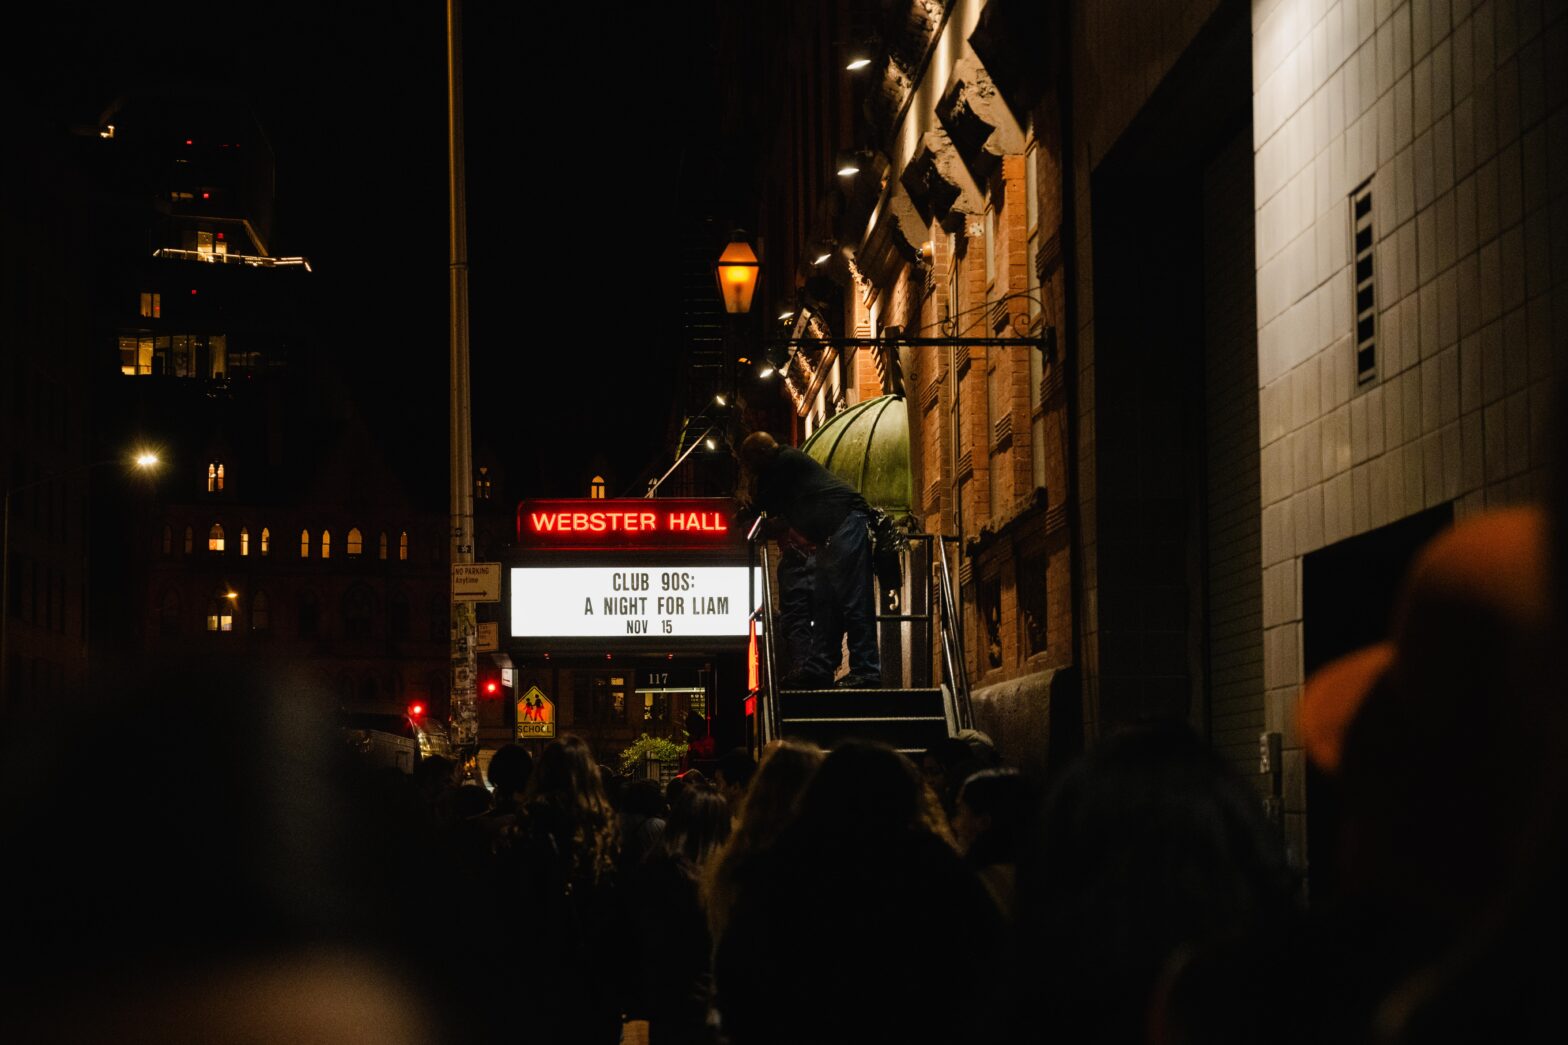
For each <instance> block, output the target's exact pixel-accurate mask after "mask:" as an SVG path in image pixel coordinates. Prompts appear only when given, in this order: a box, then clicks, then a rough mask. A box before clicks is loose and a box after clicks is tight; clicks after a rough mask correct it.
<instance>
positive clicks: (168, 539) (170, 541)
mask: <svg viewBox="0 0 1568 1045" xmlns="http://www.w3.org/2000/svg"><path fill="white" fill-rule="evenodd" d="M163 554H165V555H173V554H174V527H172V526H170V525H169V524H168V523H164V524H163Z"/></svg>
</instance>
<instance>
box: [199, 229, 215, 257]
mask: <svg viewBox="0 0 1568 1045" xmlns="http://www.w3.org/2000/svg"><path fill="white" fill-rule="evenodd" d="M196 251H197V253H199V254H211V253H212V233H210V232H197V233H196Z"/></svg>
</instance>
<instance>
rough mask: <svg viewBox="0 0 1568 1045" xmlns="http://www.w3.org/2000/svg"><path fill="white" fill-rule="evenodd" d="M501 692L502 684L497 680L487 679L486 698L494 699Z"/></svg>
mask: <svg viewBox="0 0 1568 1045" xmlns="http://www.w3.org/2000/svg"><path fill="white" fill-rule="evenodd" d="M499 692H501V683H499V682H497V681H496V680H495V679H485V696H487V697H493V696H495V695H496V694H497V693H499Z"/></svg>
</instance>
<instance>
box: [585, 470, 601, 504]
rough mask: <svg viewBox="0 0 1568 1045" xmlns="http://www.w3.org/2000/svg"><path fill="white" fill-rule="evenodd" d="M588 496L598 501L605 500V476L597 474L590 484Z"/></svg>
mask: <svg viewBox="0 0 1568 1045" xmlns="http://www.w3.org/2000/svg"><path fill="white" fill-rule="evenodd" d="M588 496H589V497H591V498H593V499H594V500H596V501H602V500H604V476H602V475H596V476H594V477H593V481H592V482H590V483H589V484H588Z"/></svg>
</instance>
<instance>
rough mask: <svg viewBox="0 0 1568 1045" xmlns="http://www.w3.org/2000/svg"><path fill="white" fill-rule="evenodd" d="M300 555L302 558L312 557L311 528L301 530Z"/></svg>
mask: <svg viewBox="0 0 1568 1045" xmlns="http://www.w3.org/2000/svg"><path fill="white" fill-rule="evenodd" d="M299 557H300V558H301V559H308V558H310V531H309V530H301V531H299Z"/></svg>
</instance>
